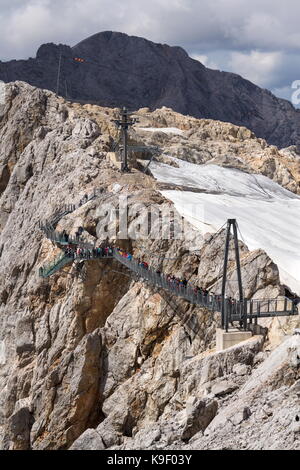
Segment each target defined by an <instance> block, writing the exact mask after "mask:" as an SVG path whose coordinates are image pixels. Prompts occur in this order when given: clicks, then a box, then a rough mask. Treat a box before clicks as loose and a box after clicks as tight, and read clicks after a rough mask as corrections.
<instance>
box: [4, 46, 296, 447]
mask: <svg viewBox="0 0 300 470" xmlns="http://www.w3.org/2000/svg"><path fill="white" fill-rule="evenodd" d="M41 54H42V55H43V51H41ZM6 91H7V102H6V105H5V107H4V108H5V109H4V111H3V115H2V116H1V120H0V168H1V169H2V170H1V171H2V173H1V175H2V176H1V178H2V179H1V186H0V188H1V191H0V390H1V392H0V447H1V449H23V450H24V449H68V448H72V449H85V448H86V449H104V448H122V449H134V448H162V449H163V448H168V447H172V446H174V447H175V448H176V446H177V448H178V446H179V448H180V446H185V445H187V446H191V445H194V444H193V442H197V445H198V440H201V446H202V447H205V446H210V445H214V442H215V440H214V439H215V438H214V437H212V439H211V440H210V437H209V436H215V434H214V431H213V429H214V422H215V423H216V422H217V421H216V420H217V419H219V418H220V419H221V418H222V419H223V418H224V420H225V419H226V420H227V421H228V418H227V416H228V415H227V412H226V413H225V411H224V410H225V407H226V406H227V405H228V407H230V406H231V405H232V406H234V402H235V393H237V394H241V397H242V396H243V395H242V393H244V392H242V390H244V389H243V387H246V386H248V387H249V389H250V388H251V397H252V391H253V390H254V389H255V387H254V385H255V384H256V383H257V380H258V378H257V377H256V375H255V373H256V371H257V370H258V368H261V369H260V371H261V373H263V374H265V375H264V377H265V378H266V380H265V379H264V382H263V383H264V384H266V393H267V395H263V396H264V397H266V401H267V398H268V397H269V395H268V394H269V393H270V394H272V393H273V392H274V393H275V395H274V397H273V395H272V396H271V395H270V397H271V398H272V397H273V398H274V400H275V399H276V400H278V402H280V400H281V396H282V395H281V391H280V390H281V387H290V391H288V390H287V388H284V389H283V390H284V393H288V394H289V393H290V394H291V395H288V396H290V397H292V398H291V400H292V403H294V402H295V403H296V398H295V396H294V395H295V393H297V392H296V387H297V385H296V384H297V381H298V369H297V354H298V352H297V351H298V349H297V348H298V346H297V344H296V345H295V344H294V343H293V344H291V345H290V349H291V351H290V352H291V356H292V357H293V359H292V360H291V361H290V362H288V360H287V357H286V355H285V354H283V356H282V353H280V351H279V353H280V357H281V358H282V357H284V358H285V359H284V361H285V365H286V367H287V368H288V373H284V370H285V369H284V367H283V366H282V364H281V362H280V361H281V359H280V360H279V359H278V361H279V362H276V364H278V370H277V372H276V373H275V371H274V374H273V373H272V374H271V375H270V376H269V375H268V376H267V372H266V368H267V367H271V365H272V364H273V363H272V364H271V365H270V363H268V362H267V361H269V360H270V357H271V356H270V357H268V358H267V359H265V355H268V353H267V352H263V348H264V339H263V338H262V337H261V336H258V337H253V338H252V339H251V340H248V342H244V343H243V344H240V345H238V346H236V347H233V348H230V349H229V350H227V351H224V352H222V353H216V352H215V351H214V345H215V329H216V326H218V325H219V322H220V318H219V317H220V315H219V314H218V313H215V314H213V313H212V312H208V311H206V309H204V308H198V307H196V306H194V305H191V304H189V303H188V302H186V301H184V300H182V299H180V298H174V297H172V296H171V295H170V294H168V293H167V292H165V291H162V290H158V289H156V288H154V287H151V285H149V284H147V283H146V282H144V281H143V279H140V278H136V277H132V275H131V274H130V273H129V272H128V270H126V269H125V267H123V266H122V265H120V264H119V263H117V261H116V260H113V261H112V260H110V259H104V260H96V261H86V262H85V263H84V266H82V265H81V264H79V265H78V264H77V263H73V264H71V263H70V264H68V265H66V266H65V267H64V268H63V269H61V270H60V271H58V272H56V273H55V274H54V275H53V276H52V277H50V278H47V279H43V278H41V277H39V275H38V270H39V267H41V266H42V265H44V264H46V263H49V262H51V261H52V260H53V259H54V257H55V256H57V255H58V254H59V248H58V247H57V246H56V245H55V244H53V243H52V242H50V241H49V240H48V239H46V238H45V236H44V235H43V233H42V232H41V231H40V230H39V229H38V222H39V221H45V220H47V219H49V218H51V216H52V215H53V214H54V213H55V212H56V211H57V210H58V209H59V208H61V207H62V206H63V205H64V204H77V203H78V202H79V201H80V200H81V199H82V198H83V196H84V195H85V194H91V193H92V192H93V191H94V189H95V188H97V189H98V192H97V197H96V198H95V199H93V200H91V201H89V202H87V203H86V204H83V205H82V206H80V207H77V208H76V210H74V211H73V212H72V213H70V214H67V215H65V216H64V217H62V218H61V219H60V220H59V221H58V223H57V230H59V231H62V230H66V231H67V232H68V233H70V234H71V235H74V234H75V233H76V231H77V230H78V228H79V227H83V228H84V233H83V236H84V238H85V239H86V241H89V242H92V243H99V242H100V238H98V229H97V227H98V226H99V223H100V225H101V220H102V216H101V208H102V207H103V206H104V204H106V203H110V204H117V203H118V201H119V196H120V195H121V196H125V195H127V196H128V197H130V200H131V201H132V202H136V203H138V202H139V203H141V202H142V203H143V204H145V205H146V206H147V207H150V206H151V205H152V204H156V205H158V206H162V205H164V204H165V205H170V202H168V201H167V200H165V199H164V198H163V197H162V195H161V193H160V192H159V189H160V187H159V185H158V184H157V182H156V181H155V180H154V179H153V178H152V177H151V176H150V175H145V174H144V173H143V172H141V171H140V170H139V169H138V168H133V169H132V172H131V173H129V174H122V173H121V172H119V171H118V170H117V169H116V168H114V167H113V165H112V164H111V163H110V162H109V160H108V159H107V158H106V156H107V153H108V152H109V151H110V149H111V145H112V144H113V143H114V142H115V141H116V129H115V127H114V125H113V123H112V120H113V119H114V118H115V117H116V115H117V114H116V113H117V111H116V110H115V109H108V108H99V107H97V106H91V105H87V106H81V105H76V104H72V105H71V104H69V103H66V102H64V100H63V99H61V98H58V97H56V96H54V95H53V94H52V93H51V92H48V91H42V90H38V89H35V88H33V87H31V86H29V85H26V84H24V83H22V82H16V83H12V84H9V85H7V90H6ZM143 112H144V111H143V110H141V112H140V114H143ZM157 113H158V112H157ZM145 114H146V113H145ZM153 115H154V117H153V120H154V121H153V123H154V124H155V123H156V121H155V119H156V117H155V116H156V115H155V113H153ZM158 115H159V116H164V115H165V120H166V122H168V123H169V122H170V121H169V119H170V118H169V116H170V115H174V116H175V117H174V119H177V118H178V115H177V114H176V113H173V114H172V113H171V112H169V111H168V110H161V111H160V114H158ZM145 119H148V118H146V117H145ZM172 119H173V118H172ZM178 119H179V118H178ZM182 119H183V120H184V119H185V118H183V117H182ZM186 119H191V118H186ZM196 121H197V120H196ZM158 122H162V118H159V119H158ZM191 123H192V124H191V128H190V129H189V128H188V125H187V129H188V130H189V131H191V130H193V128H194V127H193V126H194V125H195V126H196V127H197V126H199V121H197V122H196V124H194V123H195V121H193V120H191ZM156 125H158V124H156ZM174 125H175V123H174ZM176 125H178V124H176ZM218 126H220V124H218ZM138 132H139V131H137V132H136V133H135V137H134V135H132V136H131V138H132V139H133V140H134V138H136V139H137V134H138ZM241 132H242V131H241ZM243 132H244V134H243ZM243 132H242V134H243V135H244V138H245V139H248V138H249V139H253V140H254V138H253V137H251V135H252V134H251V132H250V131H248V132H246V131H243ZM249 132H250V134H249ZM139 139H140V140H142V137H141V136H140V137H139ZM147 139H148V137H147V138H146V137H145V142H148V140H147ZM142 142H143V140H142ZM166 142H169V141H168V139H167V140H166ZM291 181H292V179H291ZM173 209H174V208H173ZM175 212H176V211H175ZM190 231H191V234H192V235H193V237H194V238H193V239H192V240H193V241H192V243H193V244H194V247H195V246H197V247H199V252H198V253H195V252H193V253H191V246H190V244H189V243H187V242H186V241H185V240H176V239H172V238H170V239H166V240H164V239H160V240H155V239H152V238H151V237H145V238H144V239H130V240H123V239H120V240H118V239H117V240H115V239H113V237H112V238H111V239H110V240H109V241H110V242H111V243H116V244H120V245H121V246H123V247H124V248H125V249H128V250H129V251H131V252H132V253H133V254H134V256H135V257H141V258H143V259H144V260H145V261H148V262H149V263H150V264H151V267H153V268H154V269H160V270H161V271H164V272H166V273H174V274H175V275H181V274H184V275H187V276H188V277H189V279H190V281H191V282H193V283H200V282H201V283H202V282H203V283H204V284H205V286H206V287H209V288H214V289H215V290H217V289H218V288H219V287H218V286H219V284H218V283H219V282H220V276H219V274H220V273H219V269H218V267H219V266H220V263H221V261H222V256H223V242H224V232H220V233H219V235H218V236H217V237H215V238H214V240H213V241H211V240H210V238H209V237H205V238H204V239H203V237H202V236H200V235H199V233H197V232H195V231H193V229H192V228H191V227H190ZM240 248H241V261H242V269H243V276H244V277H245V279H247V289H248V291H247V295H249V296H252V295H260V296H262V297H263V296H264V295H270V293H272V295H275V296H277V295H279V294H280V293H281V292H282V286H281V285H280V282H279V276H278V270H277V267H276V266H275V265H274V263H273V262H272V260H270V259H269V258H268V257H267V255H266V254H265V253H264V252H262V251H261V250H258V251H255V252H249V250H248V248H247V247H246V246H245V245H244V244H242V243H241V242H240ZM199 253H200V255H199ZM232 263H233V254H232V252H230V265H231V267H232V268H233V264H232ZM233 294H234V292H233ZM296 326H297V325H296ZM271 346H272V345H271ZM276 351H277V350H276V349H275V351H274V354H276ZM259 354H260V355H259ZM272 354H273V353H272ZM272 357H273V356H272ZM276 357H277V356H276ZM276 361H277V359H276ZM258 364H259V365H258ZM264 364H267V366H264ZM236 365H240V367H235V366H236ZM243 366H245V367H246V369H245V367H243ZM256 367H257V369H255V368H256ZM264 367H265V368H264ZM272 370H273V369H272ZM251 377H252V378H251ZM255 377H256V379H255ZM252 379H253V382H251V380H252ZM255 380H256V382H255ZM251 383H252V384H254V385H253V387H252V385H251ZM226 384H227V385H226ZM247 384H248V385H247ZM220 387H221V388H222V387H223V389H222V390H223V392H222V391H221V393H220V390H221V388H220ZM262 387H263V385H262ZM293 387H294V388H293ZM259 390H260V391H261V389H259ZM292 390H294V391H293V392H292ZM279 392H280V394H279V395H278V396H277V395H276V393H279ZM261 393H265V391H264V390H263V391H262V392H261ZM239 396H240V395H239ZM271 398H270V399H271ZM273 398H272V400H273ZM251 400H252V399H251ZM251 400H250V401H249V403H247V405H245V406H248V407H249V409H250V411H251V414H250V413H248V412H247V413H246V412H245V413H244V411H243V410H240V408H239V407H238V413H240V412H242V415H241V416H242V418H243V416H244V415H245V416H246V414H247V419H246V418H243V419H244V421H241V422H240V424H236V426H242V425H243V423H244V422H245V423H248V422H251V419H253V418H252V417H253V416H256V413H258V410H259V406H260V402H259V406H258V407H256V404H255V399H254V398H253V400H254V401H251ZM274 403H275V402H274ZM276 403H277V402H276ZM276 403H275V404H274V406H273V405H272V406H273V408H274V409H275V408H276V407H277V405H276ZM273 408H272V409H273ZM277 408H278V407H277ZM277 408H276V409H277ZM291 409H292V408H291ZM266 410H267V413H268V412H269V411H268V408H267V404H266ZM223 411H224V413H223ZM282 413H283V411H282ZM230 416H231V414H230V413H229V418H230ZM239 416H240V415H239ZM267 416H269V415H268V414H267ZM278 416H279V415H278ZM288 416H289V417H290V418H291V425H292V424H293V433H292V435H293V436H295V437H293V440H292V438H290V440H289V443H288V445H289V447H290V448H296V447H297V445H298V442H297V439H298V437H297V436H298V434H299V433H298V431H297V428H296V425H295V423H294V422H293V423H292V412H289V415H288ZM218 417H219V418H218ZM290 418H289V419H290ZM262 419H263V418H262ZM274 419H275V418H274ZM278 419H280V420H282V422H285V418H284V415H283V414H280V416H279V418H278ZM288 425H290V424H289V423H288ZM291 429H292V428H291ZM206 432H209V434H208V437H207V436H205V435H204V436H203V433H204V434H205V433H206ZM207 439H208V440H207ZM187 442H188V443H187ZM278 442H279V440H278ZM186 443H187V444H186ZM195 445H196V444H195ZM216 445H218V444H216ZM237 445H238V446H240V447H242V445H240V444H239V443H237ZM259 445H262V446H263V445H264V444H263V437H262V438H261V441H260V444H259ZM266 445H269V444H268V443H267V444H266ZM276 445H277V447H278V446H280V445H279V444H278V443H277V444H276ZM199 446H200V444H199Z"/></svg>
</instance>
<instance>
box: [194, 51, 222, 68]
mask: <svg viewBox="0 0 300 470" xmlns="http://www.w3.org/2000/svg"><path fill="white" fill-rule="evenodd" d="M190 57H191V58H192V59H195V60H198V61H199V62H201V64H203V65H205V67H208V68H209V69H214V70H216V69H218V68H219V67H218V65H217V64H216V63H215V62H213V61H210V59H209V58H208V56H207V55H204V54H190Z"/></svg>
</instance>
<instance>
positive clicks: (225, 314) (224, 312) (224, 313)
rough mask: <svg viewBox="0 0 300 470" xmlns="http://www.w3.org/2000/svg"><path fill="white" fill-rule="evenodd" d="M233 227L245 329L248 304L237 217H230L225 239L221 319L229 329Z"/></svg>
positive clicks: (240, 301)
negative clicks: (244, 285)
mask: <svg viewBox="0 0 300 470" xmlns="http://www.w3.org/2000/svg"><path fill="white" fill-rule="evenodd" d="M231 228H232V232H233V240H234V252H235V263H236V271H237V278H238V288H239V305H240V307H241V308H242V309H243V313H242V315H241V321H242V322H243V326H244V329H245V330H246V329H247V313H246V309H247V307H246V305H244V303H245V299H244V293H243V285H242V273H241V262H240V251H239V240H238V234H237V221H236V219H228V220H227V231H226V239H225V250H224V264H223V278H222V294H221V296H222V307H221V321H222V328H223V329H226V331H228V324H229V318H230V312H229V309H230V302H229V300H228V299H226V283H227V271H228V255H229V244H230V235H231ZM246 302H247V301H246Z"/></svg>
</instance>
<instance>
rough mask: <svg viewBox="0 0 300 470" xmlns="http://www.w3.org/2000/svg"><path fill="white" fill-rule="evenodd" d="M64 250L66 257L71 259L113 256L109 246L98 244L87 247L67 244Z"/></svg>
mask: <svg viewBox="0 0 300 470" xmlns="http://www.w3.org/2000/svg"><path fill="white" fill-rule="evenodd" d="M64 252H65V255H66V256H67V257H68V258H73V259H97V258H105V257H112V256H113V248H112V247H111V246H98V247H95V248H92V249H87V248H81V247H80V246H78V247H76V246H74V245H68V246H67V247H66V248H65V250H64Z"/></svg>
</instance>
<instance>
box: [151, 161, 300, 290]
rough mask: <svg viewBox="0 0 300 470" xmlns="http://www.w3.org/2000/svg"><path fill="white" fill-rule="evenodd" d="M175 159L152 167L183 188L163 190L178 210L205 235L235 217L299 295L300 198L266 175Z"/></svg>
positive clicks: (243, 232)
mask: <svg viewBox="0 0 300 470" xmlns="http://www.w3.org/2000/svg"><path fill="white" fill-rule="evenodd" d="M173 160H174V161H175V162H176V163H177V164H178V166H179V168H175V167H173V166H169V165H166V164H163V163H157V162H153V163H151V171H152V173H153V175H154V176H155V178H156V179H157V180H158V181H161V182H165V183H174V184H177V185H181V186H184V187H185V188H184V189H185V190H184V191H179V190H178V191H177V190H168V191H162V194H163V195H164V196H165V197H166V198H167V199H169V200H171V201H172V202H173V203H174V205H175V207H176V209H177V210H178V212H179V213H180V214H181V215H183V216H184V217H185V218H186V219H187V220H188V221H189V222H190V223H191V224H192V225H193V226H194V227H196V228H197V229H198V230H201V231H202V232H203V233H205V232H211V233H214V232H216V231H217V230H218V229H219V228H220V227H221V226H222V225H223V224H224V223H225V222H226V220H227V219H229V218H230V219H231V218H233V219H237V221H238V225H239V228H240V235H239V237H240V238H241V239H242V240H244V242H245V243H246V244H247V246H248V248H249V249H250V250H255V249H258V248H261V249H263V250H265V251H266V253H267V254H268V255H269V256H270V258H271V259H272V260H273V261H274V262H275V263H276V264H277V265H278V268H279V271H280V278H281V282H282V283H283V284H286V285H287V286H289V287H290V288H291V289H292V290H293V291H294V292H296V293H297V294H298V295H300V197H299V196H297V195H295V194H293V193H291V192H290V191H288V190H286V189H284V188H282V187H281V186H280V185H278V184H277V183H275V182H274V181H272V180H270V179H269V178H267V177H265V176H262V175H255V174H248V173H244V172H242V171H240V170H237V169H231V168H223V167H220V166H217V165H209V164H208V165H196V164H193V163H188V162H185V161H183V160H179V159H177V158H173ZM188 188H193V189H194V190H195V189H197V190H199V192H190V191H188Z"/></svg>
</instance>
